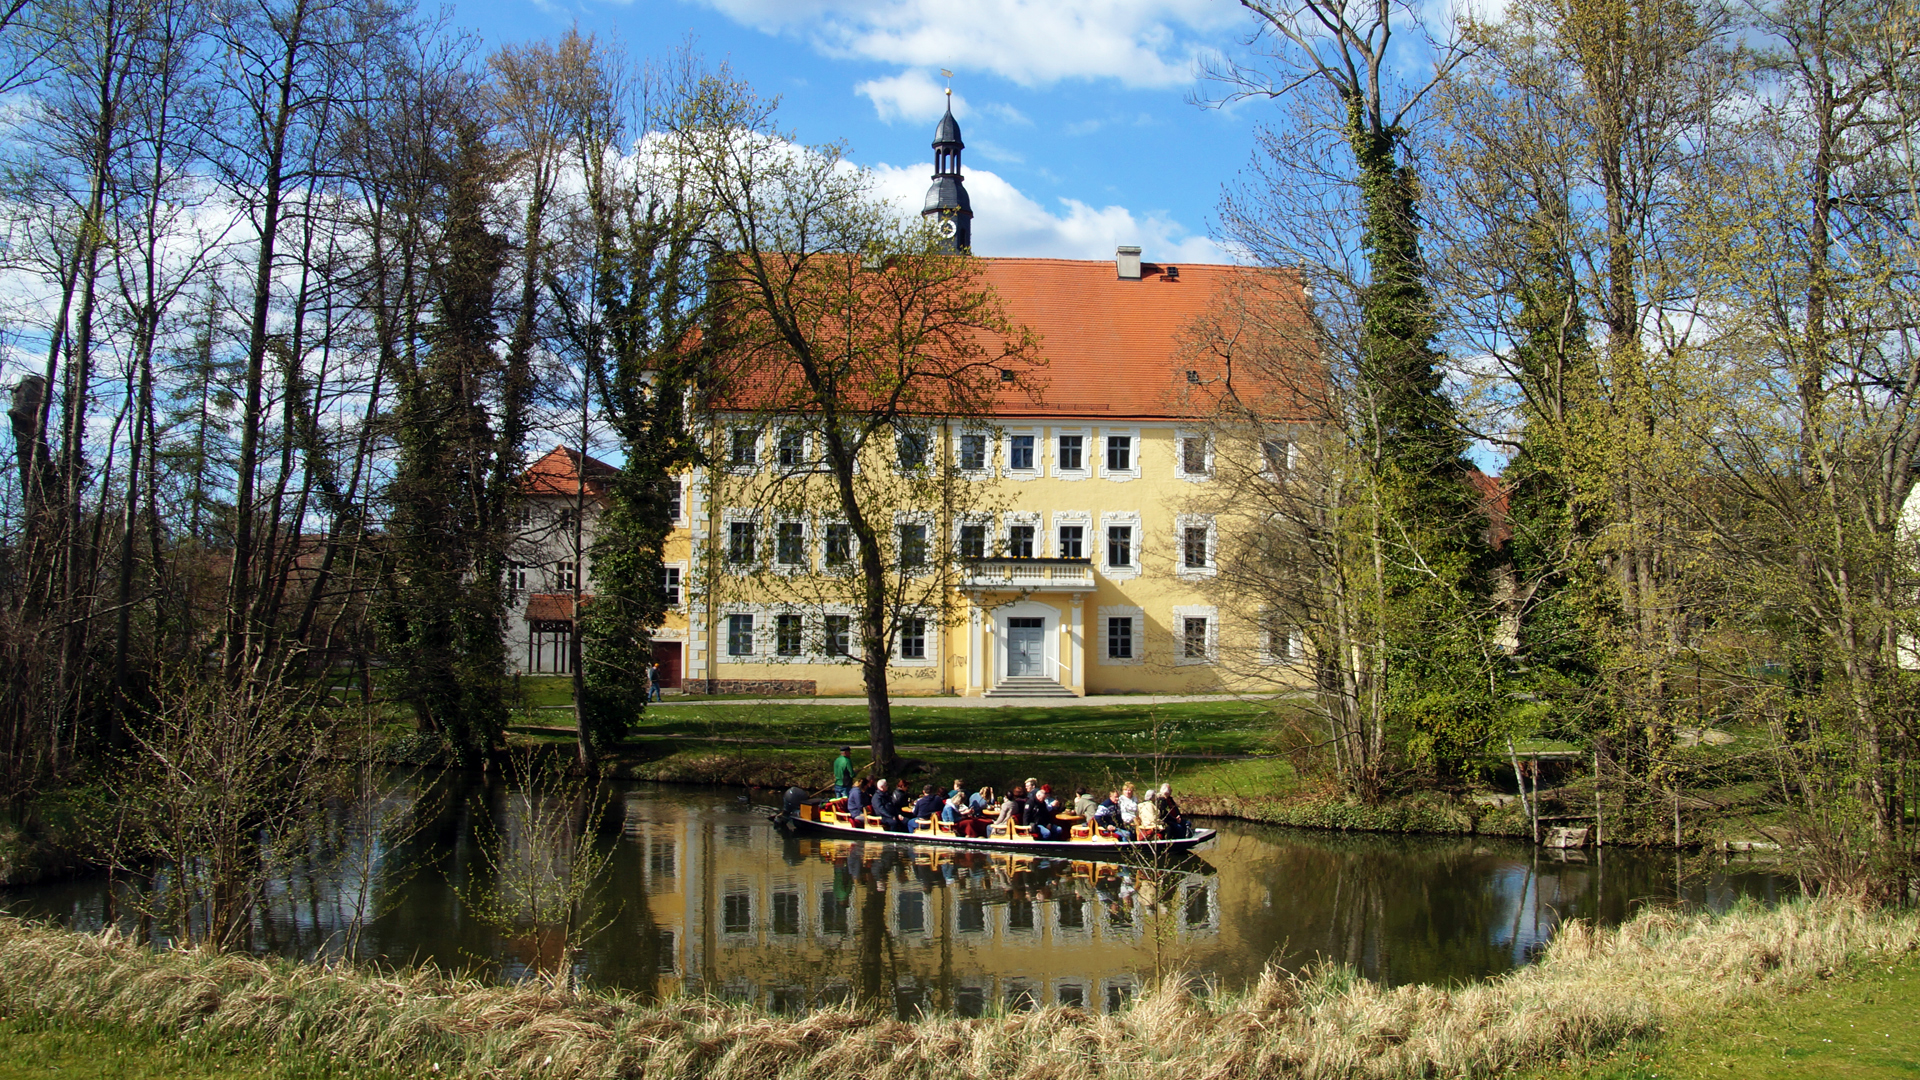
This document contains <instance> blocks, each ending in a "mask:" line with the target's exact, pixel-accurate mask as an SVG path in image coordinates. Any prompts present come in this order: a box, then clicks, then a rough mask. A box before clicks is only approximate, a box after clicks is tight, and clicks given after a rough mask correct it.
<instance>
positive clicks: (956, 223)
mask: <svg viewBox="0 0 1920 1080" xmlns="http://www.w3.org/2000/svg"><path fill="white" fill-rule="evenodd" d="M965 147H966V144H965V143H963V142H961V141H960V124H959V123H958V122H957V121H955V120H954V118H953V90H952V89H948V90H947V115H945V116H943V117H941V118H940V126H939V127H938V128H936V129H935V130H934V133H933V186H932V187H930V188H928V189H927V202H926V205H925V206H922V207H921V208H920V215H921V216H922V217H926V218H932V219H935V220H936V221H937V222H938V223H939V229H940V236H941V238H942V239H941V246H943V247H945V248H946V249H947V250H949V251H971V250H973V202H972V200H970V199H968V198H967V185H966V183H965V182H964V181H963V180H961V179H960V151H961V150H962V149H964V148H965Z"/></svg>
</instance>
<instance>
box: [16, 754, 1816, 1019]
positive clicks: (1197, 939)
mask: <svg viewBox="0 0 1920 1080" xmlns="http://www.w3.org/2000/svg"><path fill="white" fill-rule="evenodd" d="M430 788H431V789H432V790H431V792H430V797H429V798H427V799H425V800H424V801H418V805H419V806H423V807H429V808H431V809H430V812H428V813H425V814H423V815H422V816H421V821H420V826H421V827H420V828H419V829H418V830H417V831H416V832H414V833H413V834H412V835H411V837H410V839H408V840H407V841H406V842H405V843H401V844H396V845H392V846H382V845H381V844H380V843H379V842H378V841H375V842H373V843H371V844H368V843H364V842H362V841H353V840H349V846H350V847H351V846H353V845H354V844H356V843H357V844H359V846H358V847H357V848H355V849H354V851H353V854H355V855H358V856H361V858H358V859H348V860H346V862H347V863H348V864H349V865H354V866H360V867H363V868H364V869H362V870H361V871H360V872H355V871H353V870H350V869H342V868H341V867H340V866H334V867H333V868H331V869H329V870H327V871H325V872H317V871H316V872H312V873H306V874H300V875H293V876H290V877H289V878H287V879H285V880H283V881H280V882H278V883H276V886H275V889H274V893H273V896H272V899H271V901H270V902H269V903H268V904H267V905H266V906H265V908H264V909H263V911H262V912H261V913H260V915H259V917H258V918H257V919H256V920H255V923H254V927H253V935H252V940H251V942H250V944H251V946H252V947H253V948H255V949H256V950H259V951H274V952H279V953H283V954H287V955H292V956H300V957H309V958H311V957H319V956H339V955H343V954H351V955H352V956H354V957H355V958H356V959H360V960H368V961H384V962H393V963H410V962H422V961H431V962H433V963H436V964H439V965H441V966H443V967H446V968H454V969H469V970H476V971H479V972H481V973H484V974H488V975H494V976H499V977H505V978H518V977H523V976H525V975H526V974H527V973H528V972H530V971H532V970H535V969H536V968H539V967H541V966H543V965H547V966H550V965H551V964H553V963H554V957H556V956H559V955H562V954H563V950H562V949H561V942H560V941H559V940H556V937H557V935H556V934H555V933H552V932H550V933H548V934H547V935H545V936H544V937H532V936H528V935H505V934H502V933H500V932H498V931H497V930H495V929H494V928H492V927H490V926H489V925H487V924H486V923H484V922H483V921H481V920H479V919H476V918H475V917H474V916H473V914H472V913H471V911H470V910H469V909H468V906H467V904H466V903H465V902H464V901H463V899H462V896H463V894H466V895H471V890H472V888H473V887H474V886H475V884H476V882H477V881H479V880H480V879H481V878H483V877H485V876H486V875H487V874H489V873H490V872H491V870H492V868H494V867H497V866H512V865H515V862H516V860H519V862H521V863H524V864H528V865H546V864H544V863H542V861H541V858H540V857H541V855H542V854H544V852H545V850H547V849H551V848H552V847H553V846H554V845H553V844H551V843H542V842H540V841H538V840H536V839H535V837H536V835H537V834H538V833H539V829H538V828H537V827H536V826H537V822H534V823H531V824H530V823H529V821H528V820H526V819H527V817H528V814H527V813H526V812H525V810H524V808H523V806H522V804H519V803H517V802H516V801H515V800H513V799H510V798H507V797H506V796H505V793H504V791H502V790H501V789H499V788H497V787H496V788H492V789H489V788H483V787H480V786H478V785H477V784H475V783H473V782H472V781H470V780H466V779H462V778H444V779H441V780H438V781H435V782H434V783H433V784H432V785H430ZM428 791H429V789H428V788H420V789H414V788H410V787H405V786H403V787H402V788H400V789H399V790H397V791H396V793H395V794H394V796H393V798H392V799H391V800H390V802H391V803H392V805H393V807H394V808H396V809H399V810H403V811H404V810H406V809H407V808H408V807H409V806H410V805H414V804H415V803H416V800H418V799H419V796H420V795H421V794H422V793H427V792H428ZM516 807H521V808H520V809H516ZM483 820H484V821H488V822H491V824H492V827H491V828H480V827H478V826H479V825H480V823H481V822H482V821H483ZM1212 824H1214V825H1216V826H1217V827H1218V828H1219V829H1220V836H1219V837H1218V839H1216V840H1214V841H1213V842H1212V843H1211V844H1210V845H1208V846H1207V847H1206V848H1204V849H1202V850H1201V851H1200V852H1199V853H1198V854H1197V855H1196V856H1193V857H1190V858H1188V859H1184V860H1180V861H1176V862H1174V863H1172V864H1170V865H1167V866H1160V867H1153V866H1117V865H1113V864H1100V863H1088V862H1072V861H1068V860H1064V859H1062V860H1050V859H1041V858H1030V857H1023V856H1012V857H1009V856H989V855H986V854H984V853H971V852H961V853H954V852H943V851H939V850H937V849H915V848H910V847H905V846H901V845H896V844H887V843H872V842H861V843H849V842H843V841H832V840H813V839H796V838H793V837H789V836H786V835H783V834H782V833H780V832H779V831H777V830H776V829H774V828H773V827H772V826H771V825H770V824H769V823H768V822H767V820H766V819H765V818H764V817H763V816H762V815H761V814H760V813H759V812H758V811H757V810H755V809H754V808H752V807H750V806H748V805H747V804H746V803H745V802H744V801H742V800H741V798H740V797H739V796H738V794H737V792H736V791H721V790H715V789H696V788H684V787H672V786H666V785H628V786H624V787H621V788H619V789H617V790H616V792H615V793H614V797H613V799H612V801H611V803H610V805H609V812H608V815H607V818H606V820H605V822H604V823H603V827H602V828H601V829H600V831H599V834H598V836H597V837H595V838H593V842H597V843H599V844H600V845H602V849H603V850H606V851H608V852H609V854H610V861H609V863H608V865H607V872H606V874H605V876H604V878H603V879H602V880H601V883H600V891H599V894H598V897H597V901H598V903H597V904H596V905H590V906H591V907H597V910H598V911H599V912H600V915H599V917H597V918H592V919H590V920H589V922H590V923H592V924H593V926H594V931H595V932H593V933H592V935H591V936H590V937H588V938H586V939H585V940H584V942H580V941H578V939H576V944H578V946H579V952H578V954H577V957H576V960H575V965H574V966H575V970H576V971H577V972H578V973H579V974H580V975H581V977H582V978H583V979H584V980H585V981H586V982H588V983H589V984H592V985H601V986H617V987H621V988H625V989H628V990H633V991H637V992H640V993H642V994H644V995H649V996H652V995H665V994H672V993H675V992H678V991H685V990H699V991H706V992H713V993H719V994H723V995H727V996H731V997H736V998H741V999H747V1000H753V1001H756V1002H759V1003H760V1004H762V1005H765V1006H767V1007H770V1008H774V1009H779V1010H798V1009H803V1008H806V1007H808V1006H810V1005H814V1004H819V1003H822V1002H827V1001H836V1000H845V999H854V1000H860V1001H868V1002H881V1003H886V1002H891V1004H892V1005H893V1007H894V1008H896V1009H897V1010H898V1011H899V1012H900V1013H901V1014H902V1015H910V1014H911V1013H913V1012H914V1011H916V1010H919V1009H940V1010H950V1011H956V1012H959V1013H961V1014H966V1015H978V1014H979V1013H981V1012H984V1011H987V1010H989V1009H993V1008H1020V1007H1024V1006H1027V1005H1030V1004H1034V1003H1051V1002H1059V1003H1063V1004H1080V1005H1084V1006H1087V1007H1090V1008H1095V1009H1101V1010H1111V1009H1114V1008H1118V1007H1120V1006H1121V1005H1122V1004H1123V1003H1124V1002H1125V1001H1126V1000H1127V999H1128V998H1129V997H1130V996H1131V995H1132V994H1133V993H1134V992H1135V991H1136V990H1137V989H1138V988H1139V987H1141V986H1142V985H1144V984H1145V983H1146V982H1147V981H1149V980H1151V979H1153V978H1154V977H1155V976H1156V975H1157V974H1162V973H1166V972H1170V971H1173V970H1181V971H1185V972H1187V973H1189V974H1190V975H1192V976H1194V977H1195V978H1196V979H1197V980H1200V981H1201V982H1203V983H1204V984H1205V985H1207V986H1210V987H1215V988H1220V989H1227V990H1235V989H1239V988H1241V987H1243V986H1244V985H1246V984H1247V983H1249V982H1250V981H1251V980H1253V979H1255V978H1257V977H1258V975H1259V973H1260V971H1261V969H1262V967H1263V966H1264V965H1265V964H1267V963H1268V962H1270V961H1271V962H1275V963H1279V964H1281V965H1283V966H1285V967H1287V968H1290V969H1295V970H1298V969H1301V968H1304V967H1307V966H1309V965H1312V964H1314V963H1315V962H1318V961H1323V960H1329V961H1333V962H1337V963H1342V964H1348V965H1351V966H1353V967H1354V968H1356V969H1357V970H1358V971H1360V972H1361V973H1362V974H1364V975H1366V976H1368V977H1369V978H1373V979H1376V980H1379V981H1382V982H1385V983H1389V984H1397V983H1406V982H1457V981H1461V980H1467V979H1475V978H1481V977H1485V976H1488V975H1493V974H1497V973H1499V972H1503V971H1507V970H1510V969H1512V968H1514V967H1515V966H1517V965H1521V964H1524V963H1526V962H1528V960H1529V959H1530V958H1531V957H1532V956H1533V955H1535V954H1536V953H1537V951H1538V950H1539V949H1540V947H1541V946H1542V945H1543V944H1544V943H1545V942H1547V941H1548V940H1549V939H1550V938H1551V937H1552V934H1553V931H1554V928H1555V927H1556V926H1558V925H1559V924H1560V923H1561V921H1562V920H1565V919H1587V920H1595V921H1598V922H1600V923H1603V924H1610V923H1615V922H1618V921H1620V920H1621V919H1623V918H1625V917H1627V916H1628V915H1629V914H1631V912H1632V911H1633V910H1634V909H1635V907H1636V906H1637V905H1640V904H1643V903H1648V902H1673V901H1676V900H1679V901H1684V902H1687V903H1693V904H1705V905H1709V906H1714V907H1722V906H1725V905H1727V904H1729V903H1731V902H1733V901H1734V900H1735V899H1736V898H1739V897H1742V896H1746V897H1754V898H1758V899H1762V900H1766V901H1774V900H1777V899H1779V898H1781V897H1782V896H1783V895H1786V894H1789V893H1791V892H1792V891H1793V885H1792V882H1791V881H1790V880H1789V879H1784V878H1781V877H1779V876H1777V875H1774V874H1771V873H1768V872H1766V871H1764V870H1759V869H1732V870H1726V871H1721V872H1716V873H1712V874H1707V875H1699V874H1694V875H1692V876H1691V877H1686V878H1682V877H1679V876H1678V874H1679V870H1678V867H1677V866H1676V864H1675V862H1674V860H1673V859H1672V857H1671V856H1670V855H1669V856H1661V855H1658V854H1650V853H1642V852H1637V851H1631V850H1626V849H1609V850H1606V851H1604V852H1599V853H1582V852H1574V853H1571V854H1570V855H1567V856H1560V857H1556V855H1555V854H1554V853H1549V852H1545V851H1542V850H1539V849H1535V848H1533V847H1531V846H1529V845H1525V844H1519V843H1512V842H1505V841H1490V840H1487V839H1484V838H1426V837H1397V836H1377V835H1366V834H1344V835H1343V834H1330V833H1320V832H1312V831H1303V830H1291V829H1281V828H1271V827H1263V826H1257V825H1249V824H1244V823H1239V822H1214V823H1212ZM344 833H345V834H346V835H349V836H350V837H351V836H353V835H358V834H355V833H353V831H352V830H351V829H347V830H344ZM484 843H493V844H496V845H497V847H496V849H495V850H496V851H497V852H499V855H500V857H499V858H498V859H495V860H491V861H490V860H488V859H486V858H483V857H482V855H483V852H482V851H481V850H480V845H482V844H484ZM559 872H561V873H564V869H563V870H562V871H559ZM4 897H5V900H6V902H7V905H8V906H9V907H10V908H11V910H12V911H14V912H15V913H17V914H24V915H38V916H48V917H53V918H57V919H59V920H62V921H64V922H66V923H68V924H69V925H73V926H76V927H81V928H97V927H99V926H101V925H102V924H104V923H105V922H106V921H107V920H108V919H109V918H114V919H115V920H116V921H122V922H125V921H126V920H125V918H124V917H123V916H121V915H120V914H119V913H118V911H117V910H116V909H115V908H114V907H113V906H112V905H111V904H110V896H109V890H108V889H107V887H106V883H105V882H104V881H103V880H83V881H75V882H66V883H60V884H55V885H47V886H40V887H34V888H24V889H15V890H11V891H10V892H8V893H6V894H4Z"/></svg>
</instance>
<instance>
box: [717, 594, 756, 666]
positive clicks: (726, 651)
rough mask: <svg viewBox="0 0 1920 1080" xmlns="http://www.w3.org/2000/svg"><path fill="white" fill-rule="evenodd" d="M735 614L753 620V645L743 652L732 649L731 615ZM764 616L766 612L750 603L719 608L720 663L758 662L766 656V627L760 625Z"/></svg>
mask: <svg viewBox="0 0 1920 1080" xmlns="http://www.w3.org/2000/svg"><path fill="white" fill-rule="evenodd" d="M735 615H745V616H747V617H748V618H750V619H752V620H753V647H752V648H750V649H748V650H747V651H746V652H743V653H736V652H734V651H733V617H734V616H735ZM764 618H766V613H765V612H763V611H761V610H760V608H759V607H758V606H756V605H752V604H740V605H735V606H731V607H727V608H724V609H722V610H721V613H720V626H721V628H722V629H721V631H720V648H719V650H718V651H719V654H720V656H719V660H720V662H721V663H723V664H758V663H760V662H761V661H762V660H764V659H765V658H766V657H765V653H766V627H764V626H762V625H761V620H762V619H764Z"/></svg>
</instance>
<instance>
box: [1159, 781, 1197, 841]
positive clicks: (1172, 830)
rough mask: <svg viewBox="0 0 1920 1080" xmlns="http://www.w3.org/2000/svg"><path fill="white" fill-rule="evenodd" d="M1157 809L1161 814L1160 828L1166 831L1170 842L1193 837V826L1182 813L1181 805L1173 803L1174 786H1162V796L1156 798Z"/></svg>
mask: <svg viewBox="0 0 1920 1080" xmlns="http://www.w3.org/2000/svg"><path fill="white" fill-rule="evenodd" d="M1153 801H1154V805H1155V809H1157V810H1159V812H1160V827H1161V828H1162V829H1163V830H1165V831H1166V834H1167V839H1169V840H1184V839H1185V838H1187V837H1189V836H1192V835H1193V826H1192V825H1190V824H1188V823H1187V816H1186V815H1185V814H1182V813H1181V812H1180V804H1179V803H1177V802H1174V801H1173V785H1172V784H1161V785H1160V794H1158V795H1156V796H1154V800H1153Z"/></svg>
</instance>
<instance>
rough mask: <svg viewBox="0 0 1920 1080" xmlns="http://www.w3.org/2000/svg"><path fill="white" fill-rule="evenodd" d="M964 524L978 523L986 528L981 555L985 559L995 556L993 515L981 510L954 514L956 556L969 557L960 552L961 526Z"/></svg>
mask: <svg viewBox="0 0 1920 1080" xmlns="http://www.w3.org/2000/svg"><path fill="white" fill-rule="evenodd" d="M964 525H978V526H980V527H981V528H982V529H983V530H985V531H984V533H983V534H982V536H981V539H980V549H981V550H980V557H981V558H983V559H991V558H993V542H994V535H993V533H994V528H995V525H994V520H993V515H992V514H988V513H982V512H979V511H970V512H968V513H964V514H956V515H954V520H953V537H952V542H953V551H954V557H955V558H966V557H967V556H964V555H961V554H960V529H961V526H964Z"/></svg>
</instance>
